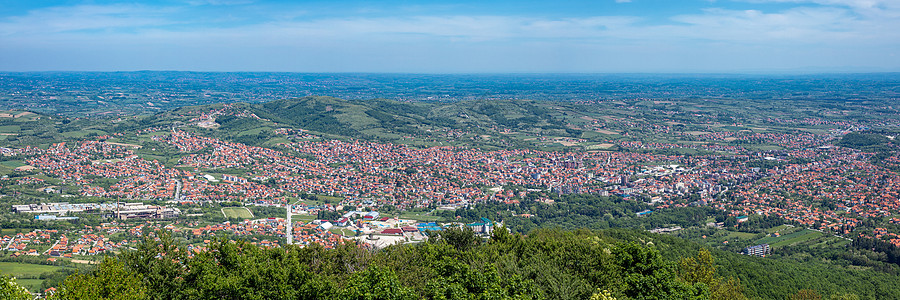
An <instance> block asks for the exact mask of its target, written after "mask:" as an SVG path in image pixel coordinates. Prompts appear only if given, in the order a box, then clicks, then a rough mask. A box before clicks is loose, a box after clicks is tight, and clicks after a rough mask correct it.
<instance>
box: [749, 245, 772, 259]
mask: <svg viewBox="0 0 900 300" xmlns="http://www.w3.org/2000/svg"><path fill="white" fill-rule="evenodd" d="M770 253H772V248H770V247H769V244H762V245H756V246H750V247H747V248H744V251H741V254H744V255H752V256H759V257H765V256H766V255H768V254H770Z"/></svg>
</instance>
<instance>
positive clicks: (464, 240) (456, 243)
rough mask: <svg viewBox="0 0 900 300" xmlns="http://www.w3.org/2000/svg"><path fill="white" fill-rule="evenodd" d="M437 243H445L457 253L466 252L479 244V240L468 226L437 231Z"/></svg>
mask: <svg viewBox="0 0 900 300" xmlns="http://www.w3.org/2000/svg"><path fill="white" fill-rule="evenodd" d="M437 241H439V242H446V243H447V244H450V245H452V246H453V247H455V248H456V250H459V251H467V250H469V249H472V248H474V247H475V246H478V244H480V243H481V239H480V238H478V236H477V235H475V231H473V230H472V228H469V226H465V227H464V228H459V227H450V228H447V229H446V230H444V231H439V232H437Z"/></svg>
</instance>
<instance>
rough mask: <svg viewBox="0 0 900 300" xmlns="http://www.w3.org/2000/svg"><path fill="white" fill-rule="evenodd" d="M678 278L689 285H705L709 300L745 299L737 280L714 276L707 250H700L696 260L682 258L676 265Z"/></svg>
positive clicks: (714, 272)
mask: <svg viewBox="0 0 900 300" xmlns="http://www.w3.org/2000/svg"><path fill="white" fill-rule="evenodd" d="M678 276H679V277H680V278H681V280H684V281H685V282H687V283H689V284H698V283H702V284H704V285H706V286H707V287H708V288H709V292H710V299H713V300H717V299H728V300H731V299H747V297H746V296H744V293H743V291H742V289H741V285H740V281H738V279H735V278H733V277H731V278H728V279H725V278H722V277H721V276H717V275H716V267H715V265H714V264H713V257H712V254H711V253H709V250H706V249H702V248H701V249H700V251H699V253H697V257H696V258H695V257H686V258H682V259H681V261H680V262H679V264H678Z"/></svg>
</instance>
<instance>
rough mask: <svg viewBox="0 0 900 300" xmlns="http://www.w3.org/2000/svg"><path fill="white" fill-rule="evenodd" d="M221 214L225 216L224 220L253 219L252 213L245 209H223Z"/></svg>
mask: <svg viewBox="0 0 900 300" xmlns="http://www.w3.org/2000/svg"><path fill="white" fill-rule="evenodd" d="M222 213H224V214H225V217H226V218H240V219H250V218H253V213H251V212H250V210H249V209H247V208H246V207H225V208H222Z"/></svg>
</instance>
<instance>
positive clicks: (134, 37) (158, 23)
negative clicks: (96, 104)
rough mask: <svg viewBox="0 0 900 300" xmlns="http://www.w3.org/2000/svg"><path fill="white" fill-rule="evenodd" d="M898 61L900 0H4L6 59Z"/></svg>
mask: <svg viewBox="0 0 900 300" xmlns="http://www.w3.org/2000/svg"><path fill="white" fill-rule="evenodd" d="M134 70H180V71H284V72H378V73H381V72H384V73H783V72H788V73H790V72H799V73H817V72H898V71H900V0H585V1H578V0H574V1H565V0H558V1H528V0H515V1H512V0H509V1H507V0H498V1H489V0H453V1H446V0H433V1H429V0H420V1H396V0H385V1H344V0H323V1H317V0H315V1H254V0H160V1H135V2H123V1H104V0H91V1H88V0H41V1H22V0H0V71H134Z"/></svg>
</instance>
